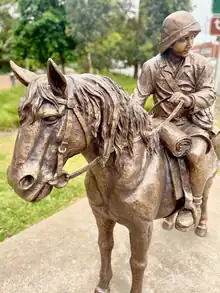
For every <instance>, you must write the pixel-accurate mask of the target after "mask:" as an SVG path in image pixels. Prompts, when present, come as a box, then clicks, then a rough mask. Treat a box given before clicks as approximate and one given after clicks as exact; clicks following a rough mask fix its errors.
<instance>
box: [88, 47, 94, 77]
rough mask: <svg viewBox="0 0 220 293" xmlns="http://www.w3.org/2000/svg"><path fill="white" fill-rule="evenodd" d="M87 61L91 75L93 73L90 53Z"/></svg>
mask: <svg viewBox="0 0 220 293" xmlns="http://www.w3.org/2000/svg"><path fill="white" fill-rule="evenodd" d="M87 61H88V71H89V73H93V67H92V56H91V53H90V52H88V54H87Z"/></svg>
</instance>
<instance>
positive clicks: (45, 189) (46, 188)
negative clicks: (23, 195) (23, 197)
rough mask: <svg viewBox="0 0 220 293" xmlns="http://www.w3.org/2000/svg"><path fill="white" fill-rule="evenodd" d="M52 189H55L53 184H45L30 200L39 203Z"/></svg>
mask: <svg viewBox="0 0 220 293" xmlns="http://www.w3.org/2000/svg"><path fill="white" fill-rule="evenodd" d="M52 189H53V186H51V185H50V184H45V185H44V186H43V187H42V188H41V189H40V190H39V192H38V193H37V194H36V195H35V196H34V198H33V199H31V200H30V202H33V203H37V202H39V201H41V200H42V199H43V198H45V197H46V196H48V195H49V194H50V192H51V190H52Z"/></svg>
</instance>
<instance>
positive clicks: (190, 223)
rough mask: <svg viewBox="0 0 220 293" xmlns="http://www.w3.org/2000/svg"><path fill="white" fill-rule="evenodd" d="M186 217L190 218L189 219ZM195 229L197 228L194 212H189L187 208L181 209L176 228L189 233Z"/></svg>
mask: <svg viewBox="0 0 220 293" xmlns="http://www.w3.org/2000/svg"><path fill="white" fill-rule="evenodd" d="M186 217H188V219H187V218H186ZM181 218H182V219H181ZM184 218H185V219H184ZM184 220H185V223H184ZM194 227H195V219H194V216H193V213H192V211H190V210H187V209H185V208H183V209H181V210H180V211H179V212H178V215H177V218H176V221H175V228H176V229H177V230H179V231H181V232H188V231H191V230H192V229H193V228H194Z"/></svg>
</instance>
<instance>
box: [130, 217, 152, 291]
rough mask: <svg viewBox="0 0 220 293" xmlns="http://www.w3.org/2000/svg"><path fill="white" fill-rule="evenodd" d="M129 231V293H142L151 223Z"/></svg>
mask: <svg viewBox="0 0 220 293" xmlns="http://www.w3.org/2000/svg"><path fill="white" fill-rule="evenodd" d="M143 224H144V229H140V227H138V226H136V227H135V228H134V229H131V230H130V244H131V259H130V265H131V272H132V287H131V291H130V293H142V286H143V277H144V271H145V268H146V266H147V251H148V248H149V245H150V241H151V236H152V230H153V222H145V223H141V226H142V228H143Z"/></svg>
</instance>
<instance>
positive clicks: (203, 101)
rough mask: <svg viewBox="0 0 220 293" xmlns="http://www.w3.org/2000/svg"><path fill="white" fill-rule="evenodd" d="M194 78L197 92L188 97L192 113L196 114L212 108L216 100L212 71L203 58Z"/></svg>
mask: <svg viewBox="0 0 220 293" xmlns="http://www.w3.org/2000/svg"><path fill="white" fill-rule="evenodd" d="M196 76H197V86H196V88H197V91H196V92H195V93H193V94H191V95H190V97H191V98H192V99H193V104H194V107H193V110H192V112H197V111H199V110H202V109H206V108H208V107H210V106H212V104H213V103H214V101H215V99H216V93H215V90H214V87H213V76H212V70H211V68H210V66H209V64H208V62H207V61H206V60H205V58H204V59H203V66H202V67H199V69H198V70H197V74H196Z"/></svg>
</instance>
